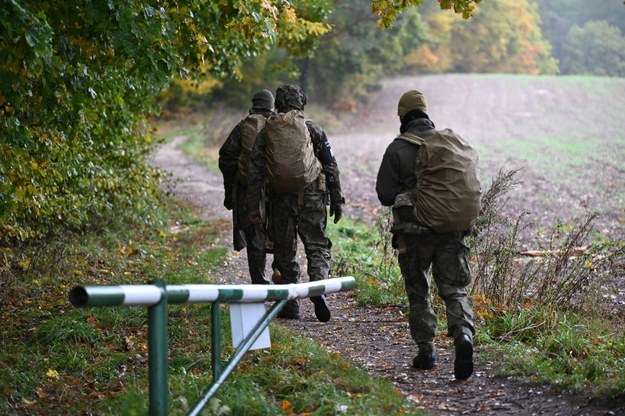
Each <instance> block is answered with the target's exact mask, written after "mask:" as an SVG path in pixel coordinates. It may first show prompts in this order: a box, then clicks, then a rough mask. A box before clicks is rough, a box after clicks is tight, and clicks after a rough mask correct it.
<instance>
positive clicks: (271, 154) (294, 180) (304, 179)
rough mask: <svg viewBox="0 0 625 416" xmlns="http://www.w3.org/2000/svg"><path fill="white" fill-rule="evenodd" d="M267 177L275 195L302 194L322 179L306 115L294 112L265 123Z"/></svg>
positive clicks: (279, 115)
mask: <svg viewBox="0 0 625 416" xmlns="http://www.w3.org/2000/svg"><path fill="white" fill-rule="evenodd" d="M265 132H266V136H265V137H266V142H265V144H266V148H267V176H268V179H269V185H270V186H271V188H272V189H273V190H274V191H275V192H279V193H282V192H300V191H302V190H303V189H304V188H305V187H306V186H308V185H309V184H311V183H312V182H313V181H314V180H315V179H317V178H318V177H319V174H320V173H321V170H322V168H321V163H320V162H319V159H317V157H316V156H315V151H314V148H313V144H312V141H311V139H310V133H309V132H308V126H306V120H305V119H304V113H302V112H301V111H299V110H292V111H289V112H288V113H280V114H276V115H274V116H271V117H269V118H268V119H267V123H265Z"/></svg>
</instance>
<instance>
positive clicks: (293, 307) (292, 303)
mask: <svg viewBox="0 0 625 416" xmlns="http://www.w3.org/2000/svg"><path fill="white" fill-rule="evenodd" d="M299 317H300V316H299V303H298V301H297V299H291V300H289V301H287V303H286V305H284V307H283V308H282V309H281V310H280V312H278V318H282V319H299Z"/></svg>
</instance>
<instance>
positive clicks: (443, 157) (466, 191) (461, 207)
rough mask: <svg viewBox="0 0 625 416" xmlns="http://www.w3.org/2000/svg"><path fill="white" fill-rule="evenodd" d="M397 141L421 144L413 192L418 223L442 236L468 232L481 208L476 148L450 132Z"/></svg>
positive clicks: (408, 137) (445, 131)
mask: <svg viewBox="0 0 625 416" xmlns="http://www.w3.org/2000/svg"><path fill="white" fill-rule="evenodd" d="M398 138H400V139H402V140H406V141H408V142H410V143H413V144H417V145H419V151H418V152H417V160H416V161H415V175H416V176H417V185H416V186H415V188H413V189H412V190H411V191H410V193H411V194H412V200H413V201H414V212H415V216H416V218H417V221H419V222H420V223H422V224H423V225H426V226H427V227H430V228H432V229H433V230H434V231H436V232H439V233H447V232H455V231H464V230H467V229H468V228H469V227H470V226H471V224H472V223H473V222H474V221H475V219H476V218H477V216H478V215H479V213H480V208H481V204H480V197H481V186H480V181H479V179H478V156H477V152H476V151H475V149H473V148H472V147H471V146H470V145H469V144H468V143H467V142H466V140H464V139H463V138H462V137H460V136H459V135H458V134H456V133H454V132H453V131H452V130H451V129H445V130H440V131H436V132H435V133H434V134H432V135H431V136H429V137H427V138H422V137H419V136H417V135H416V134H412V133H410V132H407V133H403V134H401V135H400V136H398Z"/></svg>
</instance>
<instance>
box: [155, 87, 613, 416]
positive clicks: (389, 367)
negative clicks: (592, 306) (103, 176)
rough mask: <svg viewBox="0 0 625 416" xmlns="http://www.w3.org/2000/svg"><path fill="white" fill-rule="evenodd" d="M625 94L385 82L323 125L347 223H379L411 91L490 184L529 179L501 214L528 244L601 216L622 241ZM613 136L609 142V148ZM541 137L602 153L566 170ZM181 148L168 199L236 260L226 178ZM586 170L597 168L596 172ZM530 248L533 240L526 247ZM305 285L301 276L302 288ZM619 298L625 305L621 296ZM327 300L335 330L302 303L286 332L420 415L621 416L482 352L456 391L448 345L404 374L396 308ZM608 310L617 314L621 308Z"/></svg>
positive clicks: (171, 152)
mask: <svg viewBox="0 0 625 416" xmlns="http://www.w3.org/2000/svg"><path fill="white" fill-rule="evenodd" d="M528 83H530V84H531V85H529V86H528V85H527V84H528ZM620 87H622V89H621V90H619V91H615V92H614V93H615V96H617V97H620V98H617V99H618V100H620V101H619V102H616V103H614V104H613V105H612V106H606V104H605V102H600V101H601V100H602V98H601V97H604V98H603V100H605V95H602V94H597V93H596V89H597V88H598V87H597V86H596V85H594V86H586V85H582V86H569V85H564V86H560V87H558V88H556V89H554V86H553V84H552V83H549V82H547V83H542V82H541V81H540V79H535V80H533V81H531V82H530V81H523V82H518V81H517V80H516V79H514V78H506V77H502V78H496V79H489V78H484V77H479V76H477V77H471V76H430V77H418V78H398V79H393V80H387V81H386V82H385V83H384V84H383V88H382V89H381V90H380V91H378V92H376V93H375V95H374V96H372V99H371V100H370V104H369V105H368V106H367V108H366V109H365V110H363V111H361V112H359V113H358V114H355V115H354V116H352V117H350V118H349V119H350V121H349V123H342V122H341V121H338V122H337V123H332V122H329V123H328V124H329V126H328V127H326V129H327V130H328V133H329V137H330V140H331V143H332V146H333V148H334V152H335V154H336V156H337V159H338V162H339V164H340V167H341V171H342V177H341V179H342V182H343V188H344V191H345V195H346V199H347V205H346V210H345V215H346V216H349V217H351V218H354V219H362V220H365V221H370V220H372V219H373V218H375V216H376V215H377V213H378V211H379V208H380V207H379V204H378V202H377V198H376V196H375V190H374V184H375V173H376V170H377V166H378V164H379V161H380V159H381V155H382V154H383V152H384V149H385V148H386V146H387V145H388V143H389V142H390V140H391V139H392V138H393V137H394V136H395V135H396V132H397V130H398V124H397V117H396V115H395V111H396V103H397V99H398V98H399V96H400V95H401V93H402V92H404V91H405V90H406V89H410V88H416V89H420V90H421V91H422V92H424V93H425V94H426V96H427V97H428V99H429V106H430V111H429V114H430V116H431V118H432V119H433V121H434V122H435V123H436V124H437V126H438V127H451V128H453V129H454V130H456V131H458V132H460V134H462V135H463V136H465V137H466V138H467V139H469V140H471V141H472V143H474V144H475V146H476V147H477V148H478V150H479V151H480V155H481V165H482V171H483V172H482V176H483V179H484V181H485V182H487V181H488V180H489V178H492V177H493V176H494V175H495V174H496V172H497V171H498V170H499V169H501V168H504V169H510V168H518V167H522V168H523V169H524V172H523V175H524V177H523V181H524V183H523V185H522V186H521V187H520V188H518V189H517V190H516V191H514V192H513V194H512V195H511V197H510V201H509V203H508V205H507V209H508V210H509V211H510V215H511V216H516V215H519V214H520V213H521V212H524V211H528V212H532V213H533V220H532V221H533V223H532V228H531V229H530V230H529V231H528V233H530V234H531V233H532V232H535V230H537V229H539V228H540V227H541V226H545V225H546V224H550V223H553V221H556V220H561V219H562V218H563V215H566V216H568V218H573V217H574V216H577V215H584V214H586V213H588V212H590V211H592V212H595V211H597V212H598V213H599V214H600V216H599V219H598V222H597V223H596V224H595V226H596V227H597V228H598V229H599V230H600V231H601V232H603V233H604V234H605V235H607V236H609V237H610V238H615V239H623V234H624V233H623V227H622V224H623V222H624V220H623V219H624V217H625V213H624V211H623V207H625V203H623V195H625V192H624V191H623V189H624V188H623V187H624V186H625V185H623V181H622V179H623V173H624V172H623V168H622V167H621V163H622V162H621V161H622V156H623V155H625V151H624V146H625V140H624V137H625V136H624V133H623V132H625V128H624V127H625V121H623V116H622V114H620V113H619V110H618V108H620V109H621V110H622V109H623V108H625V98H623V97H625V83H623V84H620ZM577 101H579V102H580V105H579V106H578V105H577ZM595 101H597V102H595ZM582 104H584V108H588V107H587V105H589V104H590V105H593V106H599V105H601V106H603V108H605V114H604V115H603V116H602V117H604V119H600V120H596V119H595V120H592V121H589V120H588V117H587V116H588V114H587V112H586V111H582V109H581V108H580V107H581V105H582ZM578 110H579V113H577V112H578ZM621 112H622V111H621ZM324 127H325V126H324ZM614 135H616V137H617V140H616V142H613V141H610V140H609V139H610V137H614ZM546 136H548V137H553V138H554V139H553V140H554V141H555V140H560V138H561V137H563V136H565V137H566V138H567V140H569V139H570V140H571V143H576V146H577V145H578V143H580V142H584V140H585V138H586V137H593V143H595V144H597V146H601V149H602V150H601V151H599V152H597V151H593V152H591V154H589V155H588V157H581V156H584V152H587V150H584V149H587V148H586V147H584V146H581V150H580V151H579V154H581V156H580V160H576V161H574V162H573V163H569V162H568V161H567V160H568V159H570V158H571V152H570V151H569V150H566V149H565V150H562V148H561V147H560V148H559V147H558V146H554V147H549V146H547V147H544V148H543V147H542V146H543V144H542V143H544V140H545V137H546ZM184 140H185V138H184V137H176V138H175V139H174V140H172V141H171V142H170V143H168V144H167V145H165V146H163V147H162V148H161V149H160V151H159V152H158V153H157V155H156V160H155V163H156V164H157V165H159V166H162V167H163V168H165V169H167V170H169V171H171V172H172V174H173V177H174V178H176V179H178V180H179V183H178V184H177V186H176V187H175V193H176V194H177V195H178V196H180V197H182V198H183V199H186V200H187V201H189V202H191V203H193V204H195V205H196V206H198V207H199V208H200V211H201V213H202V216H203V217H204V218H206V219H209V220H211V221H215V222H217V223H218V224H219V226H220V227H221V229H222V230H223V236H222V238H221V243H222V244H223V245H225V246H228V247H230V248H231V241H230V240H231V239H230V233H231V228H230V213H229V212H228V211H226V210H225V209H224V208H223V205H222V201H223V189H222V181H221V177H220V176H219V175H218V174H216V173H214V172H211V171H208V170H207V169H205V168H203V167H202V166H200V165H198V164H196V163H194V162H192V161H191V160H190V159H189V158H187V157H186V156H185V155H183V153H182V152H181V151H180V150H178V149H177V146H178V145H179V144H180V143H181V142H183V141H184ZM519 143H521V144H519ZM604 145H605V146H604ZM510 149H513V150H512V151H510ZM554 149H555V153H552V152H554ZM606 149H607V150H606ZM558 153H560V154H558ZM579 154H578V153H576V152H575V153H574V155H575V156H579ZM567 158H568V159H567ZM562 159H567V160H562ZM593 161H594V162H593ZM593 163H595V164H600V165H601V169H597V166H594V165H593ZM556 165H557V166H556ZM554 167H556V168H557V169H556V168H554ZM531 241H532V240H531V238H529V235H528V236H527V244H528V246H531V244H532V243H531ZM528 248H533V247H528ZM300 261H301V262H302V263H303V262H304V261H305V260H304V259H300ZM246 262H247V258H246V253H245V251H243V252H241V253H238V252H234V251H232V250H230V251H229V255H228V260H227V262H226V263H225V264H224V265H223V267H222V268H221V269H220V270H218V271H217V273H216V275H215V277H214V278H215V281H216V282H222V283H248V282H249V279H248V275H247V263H246ZM303 270H305V268H304V269H303ZM307 280H308V278H307V276H302V281H307ZM617 289H618V290H620V291H621V292H620V294H621V295H623V287H622V286H620V287H618V288H617ZM328 298H329V302H330V303H331V310H332V314H333V318H332V320H331V321H330V322H328V323H320V322H317V321H316V319H315V318H314V313H313V310H312V304H311V303H310V302H308V301H302V302H301V307H302V319H301V320H299V321H281V322H282V323H283V324H284V325H285V326H287V327H289V328H291V329H292V330H294V331H295V332H297V333H299V334H301V335H302V336H308V337H310V338H312V339H315V340H316V341H317V342H319V343H320V344H321V345H323V346H325V347H326V348H327V349H328V350H330V351H335V352H338V353H340V354H342V355H344V356H345V357H346V358H348V359H349V360H351V361H352V362H353V363H354V364H355V365H358V366H360V367H361V368H363V369H365V370H367V371H368V372H369V373H371V374H372V375H373V376H376V377H381V378H385V379H388V380H391V381H392V382H393V383H394V384H395V385H396V386H397V388H398V389H399V390H400V391H401V392H402V393H403V394H404V395H405V396H406V397H407V398H408V399H409V400H410V401H411V402H412V403H414V405H415V406H417V407H420V408H423V409H426V410H427V411H428V412H429V413H430V414H433V415H461V414H480V415H481V414H493V415H593V416H594V415H619V414H625V403H623V402H613V403H599V402H597V401H593V400H591V399H590V398H588V397H584V396H582V395H576V396H574V395H567V394H560V393H556V392H554V391H553V390H552V389H551V388H550V387H549V386H535V385H527V384H522V383H519V382H517V381H515V380H512V379H509V378H502V377H499V376H497V365H496V363H492V362H488V361H486V360H485V359H483V358H482V355H481V354H480V351H481V349H480V347H479V346H478V347H477V348H476V354H475V359H476V369H475V372H474V374H473V376H472V377H471V378H470V379H469V380H468V381H466V382H458V381H455V380H454V378H453V360H454V356H453V345H452V343H451V341H450V340H449V339H446V338H443V337H440V338H437V340H436V342H437V345H438V352H439V365H438V367H437V368H436V369H434V370H432V371H425V372H423V371H415V370H413V369H412V368H411V367H410V363H411V361H412V357H413V356H414V355H415V354H416V347H415V345H414V344H413V342H412V340H411V339H410V335H409V332H408V325H407V322H406V319H405V317H404V316H403V315H402V311H401V309H400V308H399V307H386V308H360V307H357V306H356V305H355V302H354V299H353V298H352V296H351V295H350V294H349V293H342V294H335V295H330V296H329V297H328ZM615 307H623V305H622V304H620V306H619V305H618V303H617V305H616V306H615ZM478 330H479V329H478Z"/></svg>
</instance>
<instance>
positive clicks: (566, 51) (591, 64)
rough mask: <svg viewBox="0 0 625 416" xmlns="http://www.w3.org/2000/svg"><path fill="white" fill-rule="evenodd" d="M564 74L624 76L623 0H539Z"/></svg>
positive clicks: (545, 28) (548, 37) (546, 31)
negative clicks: (599, 0)
mask: <svg viewBox="0 0 625 416" xmlns="http://www.w3.org/2000/svg"><path fill="white" fill-rule="evenodd" d="M536 3H537V4H538V10H539V12H540V16H541V19H542V25H541V28H542V32H543V36H544V37H545V39H546V40H548V41H549V42H550V43H551V45H552V47H553V56H554V58H556V59H557V60H558V61H559V68H560V73H562V74H585V75H601V76H612V77H624V76H625V4H624V3H623V1H622V0H602V1H601V2H594V1H588V0H536Z"/></svg>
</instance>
